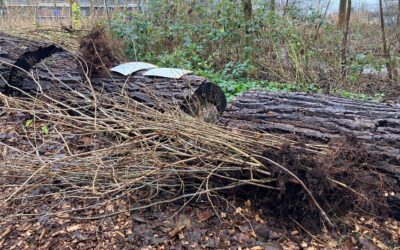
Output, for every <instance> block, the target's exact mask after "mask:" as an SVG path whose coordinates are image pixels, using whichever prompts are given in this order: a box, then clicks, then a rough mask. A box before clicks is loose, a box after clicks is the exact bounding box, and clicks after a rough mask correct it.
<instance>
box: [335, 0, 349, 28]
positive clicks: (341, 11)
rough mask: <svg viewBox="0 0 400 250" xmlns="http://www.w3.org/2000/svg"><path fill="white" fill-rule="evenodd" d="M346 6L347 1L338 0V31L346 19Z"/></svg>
mask: <svg viewBox="0 0 400 250" xmlns="http://www.w3.org/2000/svg"><path fill="white" fill-rule="evenodd" d="M346 4H347V0H340V4H339V19H338V22H337V26H338V28H340V29H343V25H344V20H345V17H346Z"/></svg>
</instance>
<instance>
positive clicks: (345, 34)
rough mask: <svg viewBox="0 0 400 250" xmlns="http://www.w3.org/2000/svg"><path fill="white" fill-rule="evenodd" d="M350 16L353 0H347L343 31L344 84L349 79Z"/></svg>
mask: <svg viewBox="0 0 400 250" xmlns="http://www.w3.org/2000/svg"><path fill="white" fill-rule="evenodd" d="M380 1H381V0H380ZM350 15H351V0H347V11H346V19H345V23H344V30H343V40H342V67H341V77H342V81H343V82H344V81H345V79H346V77H347V67H346V64H347V47H348V43H349V41H348V37H349V29H350Z"/></svg>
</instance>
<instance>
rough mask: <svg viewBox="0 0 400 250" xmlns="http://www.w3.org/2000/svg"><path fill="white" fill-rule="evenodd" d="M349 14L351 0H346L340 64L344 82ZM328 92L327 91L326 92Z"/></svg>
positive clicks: (345, 76)
mask: <svg viewBox="0 0 400 250" xmlns="http://www.w3.org/2000/svg"><path fill="white" fill-rule="evenodd" d="M350 15H351V0H348V1H347V12H346V20H345V24H344V26H345V27H344V31H343V40H342V56H341V59H342V63H341V64H342V66H341V79H342V82H345V80H346V78H347V47H348V43H349V42H348V37H349V29H350ZM328 93H329V92H328Z"/></svg>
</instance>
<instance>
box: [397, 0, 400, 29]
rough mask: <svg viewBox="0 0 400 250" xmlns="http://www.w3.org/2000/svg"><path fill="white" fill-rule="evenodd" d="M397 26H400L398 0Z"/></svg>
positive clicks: (399, 5)
mask: <svg viewBox="0 0 400 250" xmlns="http://www.w3.org/2000/svg"><path fill="white" fill-rule="evenodd" d="M399 26H400V0H399V3H398V5H397V27H399Z"/></svg>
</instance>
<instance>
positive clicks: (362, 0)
mask: <svg viewBox="0 0 400 250" xmlns="http://www.w3.org/2000/svg"><path fill="white" fill-rule="evenodd" d="M324 1H326V3H328V1H329V0H324ZM339 2H340V1H339V0H331V6H330V11H331V12H335V11H338V9H339ZM378 3H379V2H378V0H353V1H352V5H353V8H354V9H358V8H360V7H361V6H362V5H363V6H365V7H367V8H368V9H370V10H374V9H376V8H377V7H378Z"/></svg>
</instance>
